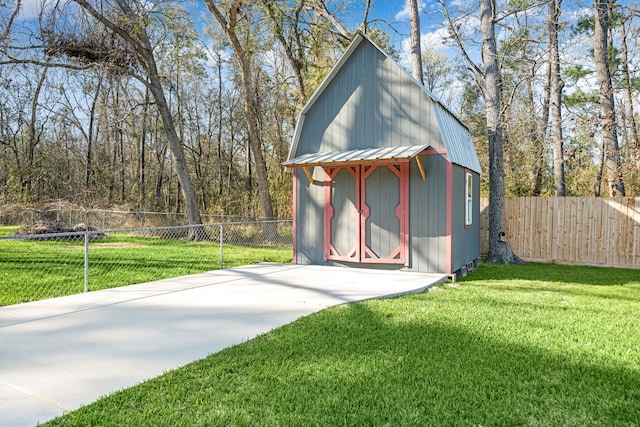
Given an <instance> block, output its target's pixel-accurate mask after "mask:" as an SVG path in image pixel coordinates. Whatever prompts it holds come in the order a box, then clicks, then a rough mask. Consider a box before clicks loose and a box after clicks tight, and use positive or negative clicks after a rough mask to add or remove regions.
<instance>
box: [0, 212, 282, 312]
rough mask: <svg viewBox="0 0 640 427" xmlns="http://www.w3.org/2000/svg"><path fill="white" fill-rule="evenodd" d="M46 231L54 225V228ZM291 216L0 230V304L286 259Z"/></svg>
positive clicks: (280, 261)
mask: <svg viewBox="0 0 640 427" xmlns="http://www.w3.org/2000/svg"><path fill="white" fill-rule="evenodd" d="M53 231H56V229H55V227H54V228H53ZM292 239H293V237H292V221H291V220H283V221H255V222H227V223H217V224H205V225H197V226H170V227H140V228H127V229H115V230H113V229H112V230H95V229H91V228H90V227H86V226H85V230H83V231H74V232H62V233H59V232H48V233H40V234H22V235H15V234H14V235H10V236H0V306H4V305H10V304H17V303H21V302H27V301H35V300H41V299H45V298H52V297H57V296H63V295H71V294H75V293H81V292H89V291H96V290H100V289H107V288H113V287H119V286H126V285H131V284H135V283H144V282H150V281H155V280H160V279H165V278H170V277H178V276H183V275H187V274H194V273H200V272H204V271H209V270H216V269H219V268H229V267H234V266H238V265H247V264H254V263H258V262H279V263H287V262H291V260H292V257H293V254H292Z"/></svg>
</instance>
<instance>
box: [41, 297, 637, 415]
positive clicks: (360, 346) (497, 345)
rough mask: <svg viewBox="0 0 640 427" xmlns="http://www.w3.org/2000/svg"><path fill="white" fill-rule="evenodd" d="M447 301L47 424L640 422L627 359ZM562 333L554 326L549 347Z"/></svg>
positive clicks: (427, 301) (316, 320) (261, 351)
mask: <svg viewBox="0 0 640 427" xmlns="http://www.w3.org/2000/svg"><path fill="white" fill-rule="evenodd" d="M454 292H455V291H453V290H450V291H447V292H443V293H442V294H446V293H454ZM448 298H449V296H445V297H433V296H431V295H429V296H425V295H419V296H412V297H407V298H402V299H400V300H396V301H392V302H380V301H374V302H370V303H365V304H352V305H348V306H343V307H336V308H333V309H330V310H326V311H323V312H321V313H319V314H316V315H312V316H309V317H305V318H303V319H300V320H299V321H297V322H295V323H294V324H291V325H288V326H285V327H283V328H279V329H277V330H274V331H272V332H270V333H268V334H265V335H262V336H260V337H258V338H257V339H255V340H252V341H250V342H248V343H246V344H244V345H239V346H234V347H231V348H229V349H226V350H223V351H222V352H220V353H217V354H214V355H212V356H210V357H208V358H206V359H203V360H201V361H197V362H194V363H192V364H190V365H187V366H185V367H183V368H180V369H178V370H176V371H172V372H169V373H167V374H165V375H163V376H162V377H159V378H156V379H153V380H151V381H148V382H146V383H143V384H141V385H138V386H136V387H133V388H132V389H128V390H125V391H123V392H119V393H116V394H114V395H111V396H108V397H106V398H103V399H101V400H99V401H98V402H96V403H95V404H92V405H89V406H87V407H85V408H81V409H80V410H79V411H77V412H75V413H72V414H69V415H68V416H67V417H65V418H63V419H61V420H57V421H56V422H54V423H53V425H85V424H96V423H97V424H100V423H102V422H108V423H109V424H113V425H119V424H132V423H133V424H136V425H178V424H180V425H196V424H198V425H305V426H306V425H317V426H327V425H434V426H441V425H564V426H567V425H575V426H582V425H603V426H604V425H606V426H609V425H637V424H638V423H639V422H640V405H638V402H640V361H639V360H638V357H637V354H635V355H633V354H631V355H627V356H624V357H623V358H622V360H621V358H620V357H615V358H613V357H612V358H610V359H609V360H607V359H606V358H605V360H602V359H600V358H597V359H595V358H594V359H593V360H592V359H591V358H589V357H588V355H584V354H579V353H576V352H574V351H572V350H571V349H568V348H563V347H562V346H554V345H553V344H545V345H544V346H543V345H540V346H537V345H533V344H530V343H528V341H527V339H518V335H517V334H515V335H514V336H511V335H509V334H505V333H502V332H501V331H496V327H498V328H499V327H500V323H499V322H500V320H503V321H505V322H507V319H506V318H504V319H502V317H504V313H502V312H501V309H500V308H496V307H493V306H491V305H490V304H484V303H482V302H480V303H479V304H478V305H477V306H476V307H475V309H477V310H478V311H479V312H481V313H483V314H484V317H486V318H487V319H493V321H486V320H482V319H483V318H484V317H483V316H480V317H479V316H476V315H464V314H461V315H460V318H459V319H456V316H455V313H452V310H451V309H450V308H451V306H450V305H449V299H448ZM444 311H447V312H448V313H449V314H448V315H442V314H443V313H444ZM501 313H502V314H501ZM445 314H446V313H445ZM496 314H497V317H498V320H497V321H496V317H495V315H496ZM505 329H507V330H508V329H509V328H508V327H507V325H506V323H505ZM561 333H562V332H557V331H554V329H553V328H551V329H550V330H549V335H550V339H551V340H552V341H553V337H554V335H558V334H561ZM575 338H576V339H586V338H587V337H575ZM604 344H606V343H604ZM617 356H619V355H617Z"/></svg>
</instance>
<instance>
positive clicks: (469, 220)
mask: <svg viewBox="0 0 640 427" xmlns="http://www.w3.org/2000/svg"><path fill="white" fill-rule="evenodd" d="M465 177H466V181H467V183H466V184H467V185H466V186H465V191H464V201H465V205H464V225H466V226H470V225H471V224H473V175H472V174H471V173H469V172H467V173H466V175H465Z"/></svg>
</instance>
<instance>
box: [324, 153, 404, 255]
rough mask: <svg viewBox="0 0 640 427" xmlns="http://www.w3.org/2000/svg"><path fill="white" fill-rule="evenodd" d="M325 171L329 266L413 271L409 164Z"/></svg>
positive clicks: (385, 164)
mask: <svg viewBox="0 0 640 427" xmlns="http://www.w3.org/2000/svg"><path fill="white" fill-rule="evenodd" d="M324 171H325V182H324V258H325V261H326V260H337V261H349V262H357V263H384V264H404V265H408V235H409V233H408V227H409V210H408V198H409V163H408V162H402V163H376V164H359V165H347V166H325V167H324Z"/></svg>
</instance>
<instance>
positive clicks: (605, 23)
mask: <svg viewBox="0 0 640 427" xmlns="http://www.w3.org/2000/svg"><path fill="white" fill-rule="evenodd" d="M594 7H595V12H596V15H595V28H594V46H593V55H594V59H595V63H596V73H597V74H598V84H599V86H600V97H599V98H600V120H601V127H602V129H601V132H600V135H601V137H602V145H603V148H604V152H605V168H606V174H607V181H608V184H609V196H611V197H615V196H625V190H624V182H623V181H622V167H621V164H620V149H619V147H618V132H617V129H616V109H615V101H614V97H613V84H612V82H611V71H610V69H609V51H608V46H609V39H608V29H609V1H608V0H595V4H594Z"/></svg>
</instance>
